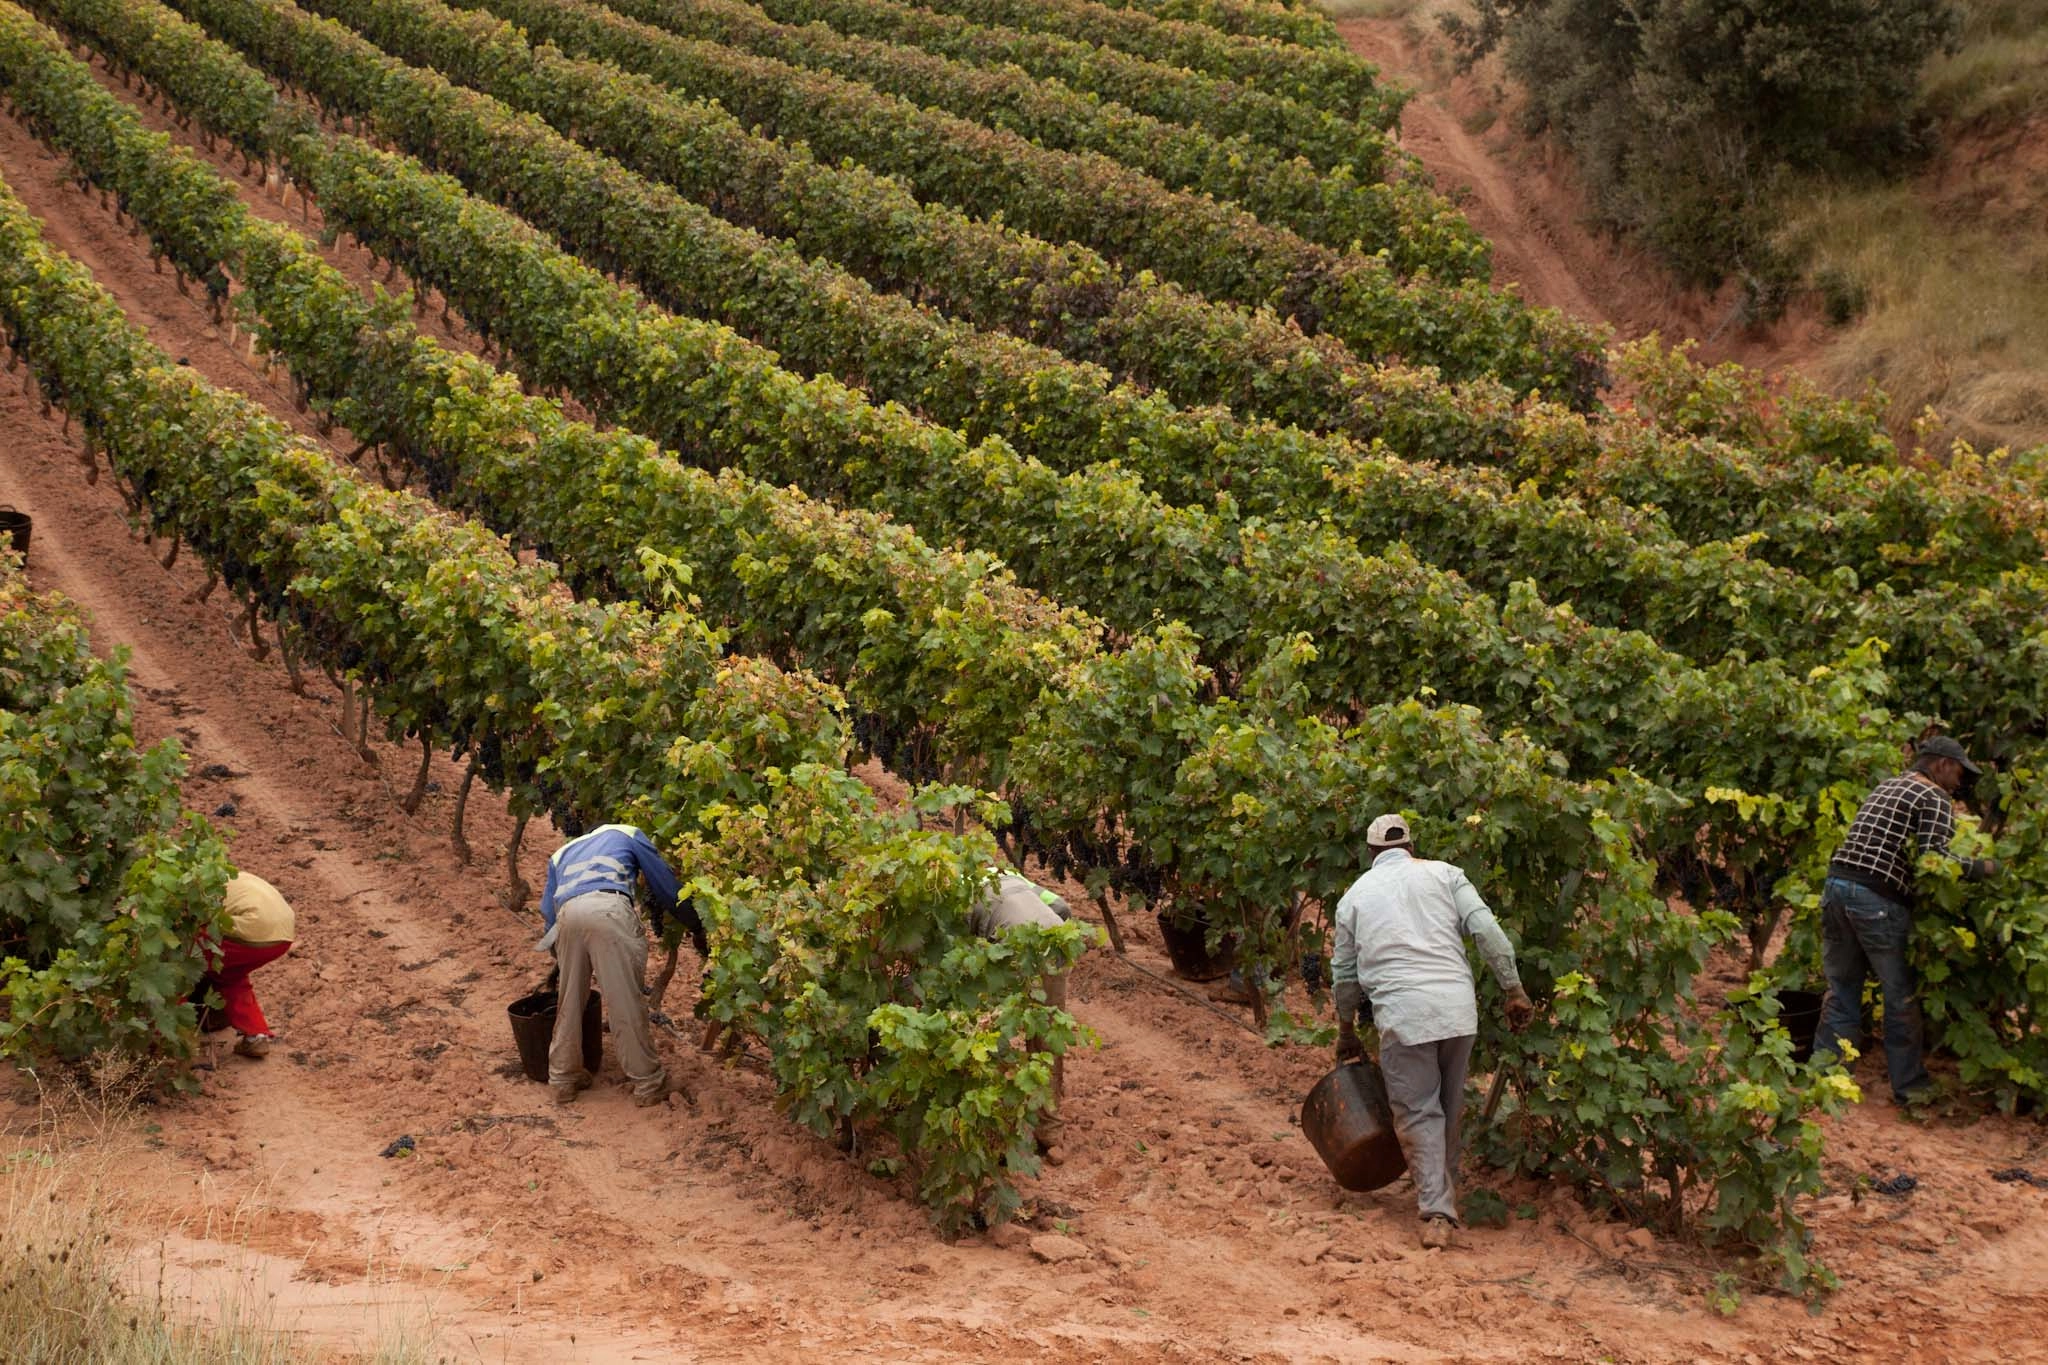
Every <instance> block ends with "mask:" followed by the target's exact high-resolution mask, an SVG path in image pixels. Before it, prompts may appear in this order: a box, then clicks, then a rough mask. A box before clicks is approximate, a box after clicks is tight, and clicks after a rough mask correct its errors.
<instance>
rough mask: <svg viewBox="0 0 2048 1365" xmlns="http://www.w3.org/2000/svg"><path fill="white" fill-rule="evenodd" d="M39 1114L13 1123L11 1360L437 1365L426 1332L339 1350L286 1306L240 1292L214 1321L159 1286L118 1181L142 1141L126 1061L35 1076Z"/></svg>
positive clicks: (0, 1136)
mask: <svg viewBox="0 0 2048 1365" xmlns="http://www.w3.org/2000/svg"><path fill="white" fill-rule="evenodd" d="M34 1079H35V1081H36V1083H37V1085H38V1088H39V1089H40V1091H41V1104H40V1108H39V1110H38V1111H37V1113H36V1117H35V1118H34V1119H33V1120H32V1121H30V1122H27V1123H16V1124H13V1125H11V1126H8V1127H6V1128H0V1219H4V1224H0V1343H4V1345H0V1357H4V1358H5V1359H6V1360H7V1361H9V1362H12V1363H14V1365H308V1362H311V1363H312V1365H344V1362H346V1363H347V1365H427V1362H429V1361H431V1360H433V1359H435V1356H434V1355H433V1352H432V1349H431V1347H430V1345H429V1344H428V1343H427V1342H426V1341H425V1340H424V1338H425V1336H426V1333H424V1332H421V1331H414V1330H406V1329H400V1330H397V1331H384V1332H383V1333H382V1334H381V1336H380V1339H378V1340H376V1341H373V1342H369V1343H366V1344H364V1345H363V1346H361V1347H360V1348H357V1349H355V1350H350V1351H347V1352H341V1353H336V1352H332V1351H324V1350H319V1349H315V1348H313V1347H311V1346H309V1345H308V1343H307V1342H305V1341H304V1340H303V1339H302V1338H301V1337H300V1336H299V1334H298V1333H296V1332H294V1331H292V1330H291V1328H290V1325H289V1324H287V1323H282V1322H280V1321H279V1320H278V1319H277V1314H276V1311H275V1309H274V1307H273V1306H272V1305H271V1304H269V1303H268V1302H267V1301H260V1300H257V1299H256V1298H255V1297H254V1296H253V1295H249V1294H242V1293H237V1292H234V1291H230V1292H228V1293H227V1294H225V1295H223V1297H222V1299H221V1301H220V1302H219V1303H217V1304H216V1305H214V1306H213V1307H212V1309H211V1311H210V1312H206V1313H205V1314H204V1320H201V1319H200V1317H199V1316H197V1315H195V1313H194V1311H193V1310H192V1309H191V1308H189V1307H187V1306H186V1305H184V1304H181V1303H178V1302H175V1301H173V1299H172V1298H171V1297H169V1296H168V1295H167V1293H166V1290H165V1286H164V1283H163V1280H162V1276H161V1274H159V1275H158V1277H157V1280H156V1283H155V1284H154V1286H153V1287H152V1286H150V1285H147V1284H145V1285H141V1286H138V1285H137V1284H136V1280H137V1279H138V1278H139V1277H140V1274H141V1270H140V1267H141V1265H142V1259H141V1258H140V1257H139V1256H138V1255H137V1254H136V1253H135V1251H134V1250H133V1249H132V1248H131V1247H130V1246H129V1245H128V1244H127V1243H126V1242H125V1241H124V1239H123V1235H122V1231H121V1228H122V1220H121V1217H120V1212H121V1210H120V1199H119V1196H118V1195H116V1194H115V1193H114V1192H113V1184H112V1182H111V1181H109V1180H108V1179H107V1178H106V1174H107V1172H108V1171H109V1170H111V1169H114V1168H115V1167H116V1166H117V1165H118V1164H119V1163H120V1162H121V1161H122V1160H123V1153H124V1152H129V1153H132V1151H133V1150H134V1146H135V1141H136V1137H135V1133H136V1127H137V1120H136V1117H135V1112H134V1107H133V1095H134V1091H133V1089H132V1087H131V1086H129V1085H128V1084H127V1083H126V1080H125V1078H124V1077H123V1076H122V1075H121V1074H119V1072H118V1068H111V1067H109V1068H101V1069H97V1070H92V1069H89V1070H88V1071H86V1072H84V1073H80V1074H77V1075H73V1076H68V1077H65V1078H63V1079H61V1080H59V1079H56V1078H52V1077H49V1076H43V1077H38V1078H34Z"/></svg>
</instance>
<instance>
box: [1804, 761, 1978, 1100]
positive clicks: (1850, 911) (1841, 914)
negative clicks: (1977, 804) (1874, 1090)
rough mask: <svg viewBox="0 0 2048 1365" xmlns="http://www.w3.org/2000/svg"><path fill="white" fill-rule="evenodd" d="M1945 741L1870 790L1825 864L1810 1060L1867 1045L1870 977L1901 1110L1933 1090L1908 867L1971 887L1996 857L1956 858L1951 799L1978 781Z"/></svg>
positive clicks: (1973, 770)
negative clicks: (1929, 868) (1951, 872)
mask: <svg viewBox="0 0 2048 1365" xmlns="http://www.w3.org/2000/svg"><path fill="white" fill-rule="evenodd" d="M1979 771H1980V770H1979V768H1978V767H1977V765H1976V764H1975V763H1972V762H1971V761H1970V756H1969V754H1968V753H1966V752H1964V750H1963V746H1962V745H1960V744H1958V743H1957V742H1956V741H1955V740H1953V739H1951V738H1949V737H1948V736H1947V735H1937V736H1935V737H1934V738H1932V739H1930V740H1927V741H1925V742H1924V743H1922V744H1921V745H1920V747H1919V750H1918V751H1917V752H1916V753H1915V754H1914V756H1913V764H1912V766H1911V767H1909V768H1908V769H1907V770H1906V771H1905V772H1903V773H1901V774H1899V776H1897V777H1888V778H1886V779H1885V780H1884V781H1882V782H1880V783H1878V784H1877V786H1876V787H1875V788H1873V789H1872V790H1871V793H1870V795H1869V796H1868V797H1866V798H1864V801H1863V805H1862V806H1861V807H1860V808H1859V809H1858V810H1857V812H1856V819H1855V821H1854V822H1853V823H1851V824H1850V826H1849V832H1848V834H1846V835H1844V836H1843V838H1842V843H1841V847H1839V848H1837V849H1836V850H1835V856H1834V857H1833V858H1832V859H1830V860H1829V861H1828V878H1827V881H1826V882H1824V883H1823V884H1822V886H1821V892H1820V912H1821V919H1820V925H1821V964H1822V967H1823V969H1824V970H1825V971H1826V973H1827V978H1828V993H1827V1001H1826V1003H1825V1004H1824V1005H1823V1006H1822V1007H1821V1018H1820V1028H1819V1030H1818V1031H1817V1032H1816V1033H1815V1035H1814V1039H1813V1050H1814V1052H1815V1053H1822V1052H1828V1053H1834V1054H1837V1055H1839V1054H1840V1052H1841V1050H1842V1040H1843V1039H1844V1038H1847V1039H1850V1040H1852V1041H1853V1042H1856V1043H1859V1044H1860V1043H1861V1042H1862V1041H1863V983H1864V981H1865V980H1866V979H1867V978H1868V977H1869V976H1870V975H1871V974H1872V973H1873V972H1875V973H1876V976H1877V982H1878V989H1879V991H1880V992H1881V993H1882V994H1883V997H1884V1060H1885V1068H1886V1070H1887V1071H1889V1072H1890V1073H1891V1083H1892V1095H1893V1097H1894V1098H1895V1099H1897V1100H1898V1101H1899V1103H1901V1104H1910V1103H1912V1102H1913V1101H1914V1100H1916V1099H1921V1098H1924V1097H1925V1096H1926V1095H1927V1094H1928V1093H1929V1092H1930V1091H1931V1090H1932V1088H1933V1085H1934V1082H1933V1080H1932V1079H1931V1078H1930V1077H1929V1076H1928V1074H1927V1063H1926V1061H1925V1059H1924V1058H1923V1057H1922V1056H1921V1021H1920V1002H1919V1000H1918V999H1916V998H1915V997H1914V994H1913V985H1914V983H1913V969H1912V967H1911V966H1909V965H1908V964H1907V962H1906V945H1907V944H1908V943H1910V942H1911V941H1912V937H1913V862H1914V859H1915V858H1916V857H1918V856H1919V855H1920V854H1922V853H1938V854H1940V855H1942V856H1943V857H1946V858H1948V859H1950V860H1951V861H1953V862H1955V863H1956V864H1958V865H1959V866H1960V867H1961V868H1962V872H1963V876H1964V878H1965V879H1967V880H1969V881H1983V880H1985V879H1987V878H1990V877H1995V876H1997V875H1998V871H1999V866H1998V860H1997V859H1996V858H1976V859H1968V860H1966V859H1962V858H1958V857H1956V855H1955V854H1953V853H1951V852H1949V847H1948V846H1949V841H1950V840H1951V839H1953V838H1955V833H1956V808H1955V793H1956V792H1958V791H1961V790H1962V787H1963V781H1964V776H1965V774H1968V775H1971V776H1974V775H1975V774H1976V773H1977V772H1979Z"/></svg>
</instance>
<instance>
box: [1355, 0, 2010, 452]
mask: <svg viewBox="0 0 2048 1365" xmlns="http://www.w3.org/2000/svg"><path fill="white" fill-rule="evenodd" d="M1455 8H1456V5H1455V0H1449V2H1447V0H1348V2H1347V0H1339V3H1337V4H1335V5H1333V6H1332V9H1333V11H1334V12H1335V13H1337V14H1338V15H1339V16H1340V18H1339V28H1340V31H1341V32H1342V34H1343V36H1344V38H1345V41H1346V42H1347V43H1348V44H1349V45H1350V46H1351V48H1352V49H1353V50H1354V51H1356V52H1358V53H1359V54H1361V55H1362V56H1364V57H1366V58H1367V59H1368V60H1370V61H1372V62H1375V63H1377V64H1378V65H1379V66H1380V67H1381V68H1382V69H1383V70H1385V71H1386V72H1387V73H1388V74H1390V75H1391V76H1393V77H1395V78H1397V79H1400V80H1404V81H1407V82H1408V83H1410V84H1412V85H1414V86H1416V87H1418V88H1419V89H1420V90H1421V92H1422V94H1421V95H1420V96H1419V97H1418V98H1416V99H1414V100H1413V101H1411V102H1410V103H1409V104H1408V106H1407V108H1406V111H1405V114H1404V117H1403V121H1402V126H1401V131H1402V140H1403V145H1404V146H1405V147H1406V148H1407V149H1408V150H1409V151H1411V152H1413V153H1415V154H1416V155H1417V156H1419V157H1420V158H1421V159H1422V161H1423V163H1424V165H1425V166H1427V167H1428V168H1429V170H1430V171H1431V173H1432V174H1433V175H1434V177H1435V179H1436V181H1437V183H1438V186H1439V187H1440V188H1441V189H1443V190H1444V191H1446V192H1447V193H1450V194H1452V195H1453V196H1455V197H1457V198H1458V200H1459V202H1460V204H1461V206H1462V207H1463V208H1464V210H1465V212H1466V214H1467V216H1468V217H1470V218H1471V220H1472V222H1473V224H1474V225H1475V226H1476V227H1478V228H1479V230H1480V231H1481V232H1482V233H1484V234H1485V235H1486V236H1488V237H1489V238H1491V239H1492V240H1493V241H1494V243H1495V262H1496V273H1497V277H1498V278H1499V279H1501V280H1502V281H1512V282H1515V283H1517V284H1519V285H1520V286H1521V289H1522V291H1523V293H1524V294H1525V295H1526V296H1527V297H1528V298H1529V299H1530V300H1531V301H1533V302H1536V303H1542V304H1548V305H1552V306H1555V307H1558V308H1561V309H1564V310H1566V311H1568V312H1571V313H1574V314H1577V315H1579V316H1582V317H1587V318H1591V319H1595V320H1599V321H1604V322H1606V323H1608V324H1610V325H1612V326H1613V327H1614V328H1615V330H1616V332H1617V334H1618V335H1619V336H1621V337H1623V338H1632V337H1637V336H1642V335H1645V334H1647V333H1649V332H1653V331H1654V332H1658V333H1661V334H1662V335H1663V336H1664V338H1665V339H1666V340H1668V341H1673V342H1676V341H1679V340H1681V339H1684V338H1687V337H1691V338H1696V339H1697V340H1698V341H1699V343H1700V351H1699V353H1700V356H1701V357H1702V358H1703V359H1707V360H1711V361H1723V360H1737V361H1741V362H1743V363H1746V364H1750V365H1755V366H1758V367H1761V368H1764V369H1766V370H1772V371H1776V370H1781V369H1785V368H1793V369H1798V370H1801V371H1804V372H1806V373H1807V374H1809V375H1810V376H1812V377H1814V378H1816V379H1818V380H1820V381H1821V382H1822V383H1824V384H1826V385H1827V386H1829V387H1831V388H1833V389H1835V390H1836V391H1838V392H1842V393H1853V392H1857V391H1860V390H1861V389H1862V388H1863V387H1864V386H1865V385H1866V384H1869V383H1871V382H1875V383H1876V384H1878V385H1879V386H1880V387H1881V388H1883V389H1884V390H1885V391H1886V392H1888V393H1889V394H1891V395H1892V400H1893V401H1892V415H1893V424H1894V427H1895V429H1896V430H1897V431H1898V432H1899V433H1900V434H1901V435H1904V434H1906V432H1907V431H1908V429H1909V428H1910V427H1911V425H1912V424H1913V422H1914V419H1915V418H1917V417H1918V416H1919V415H1920V414H1921V413H1922V412H1923V411H1924V410H1925V409H1926V408H1928V407H1930V406H1931V407H1933V408H1935V409H1936V410H1937V412H1938V413H1939V414H1940V417H1941V422H1940V423H1939V424H1938V426H1937V427H1936V428H1935V429H1934V430H1933V432H1932V435H1931V438H1930V439H1932V440H1935V441H1938V442H1939V443H1940V444H1946V442H1947V440H1948V439H1950V438H1952V437H1960V438H1963V439H1966V440H1969V441H1971V442H1972V443H1974V444H1976V445H1978V446H1980V447H1984V448H1989V447H1994V446H2000V445H2009V446H2012V447H2015V448H2022V449H2023V448H2028V447H2032V446H2037V445H2041V444H2044V443H2048V8H2044V7H2042V6H2040V5H2038V4H2028V3H2024V0H1967V3H1965V5H1964V9H1965V12H1966V16H1967V18H1966V26H1965V30H1964V37H1963V46H1962V49H1961V50H1960V51H1959V52H1957V53H1956V54H1954V55H1952V56H1948V57H1943V58H1940V59H1938V60H1936V61H1934V62H1932V63H1930V64H1929V67H1928V70H1927V72H1926V75H1925V78H1924V88H1925V90H1926V92H1927V100H1928V105H1929V108H1930V110H1931V112H1932V113H1933V114H1934V115H1935V117H1936V119H1937V120H1938V124H1939V128H1940V139H1939V145H1940V150H1939V152H1938V153H1937V154H1936V156H1935V157H1934V159H1933V160H1932V161H1931V162H1930V163H1929V164H1928V165H1927V166H1926V167H1925V168H1924V169H1923V170H1922V171H1921V172H1920V173H1919V174H1918V175H1916V176H1915V177H1913V178H1912V179H1911V180H1909V181H1907V182H1905V183H1903V184H1898V185H1890V186H1875V187H1873V186H1863V185H1850V184H1843V183H1836V182H1828V181H1823V180H1818V179H1815V180H1808V181H1806V182H1803V183H1801V184H1799V185H1797V186H1795V187H1794V189H1793V191H1792V194H1791V197H1790V199H1789V201H1788V202H1787V204H1786V207H1785V224H1784V229H1783V230H1784V235H1785V238H1786V240H1787V241H1789V242H1793V243H1796V244H1798V245H1799V246H1801V247H1803V248H1805V249H1806V250H1807V251H1808V252H1809V253H1810V261H1811V269H1810V278H1811V279H1812V280H1813V281H1814V282H1815V285H1814V287H1813V288H1811V289H1809V290H1808V291H1807V292H1806V293H1805V294H1803V295H1802V296H1801V297H1800V298H1799V299H1797V300H1796V301H1795V302H1794V304H1793V306H1792V308H1791V309H1790V310H1789V312H1788V313H1787V315H1786V317H1785V318H1783V319H1781V320H1780V321H1778V322H1776V323H1774V324H1771V325H1770V326H1767V327H1761V328H1750V327H1744V326H1742V325H1741V324H1740V322H1739V321H1738V318H1739V312H1740V303H1741V300H1740V298H1739V295H1738V292H1737V291H1736V289H1735V288H1734V287H1733V286H1730V287H1729V288H1728V289H1726V290H1724V291H1723V292H1722V293H1721V294H1719V295H1703V294H1701V293H1700V292H1699V291H1696V290H1687V289H1683V288H1681V287H1679V286H1678V285H1677V284H1675V283H1674V282H1673V281H1672V280H1671V279H1670V277H1669V275H1668V274H1667V273H1666V272H1665V271H1664V270H1663V269H1662V268H1661V267H1660V266H1659V265H1658V263H1657V262H1656V261H1655V260H1654V259H1653V258H1652V257H1651V256H1650V255H1649V254H1648V253H1647V252H1645V251H1643V250H1641V249H1640V248H1637V247H1635V246H1633V245H1631V244H1629V243H1627V242H1624V241H1618V240H1616V239H1614V238H1613V237H1612V236H1611V235H1610V234H1607V233H1605V232H1602V231H1600V230H1599V229H1597V228H1596V227H1592V226H1590V225H1589V224H1588V222H1587V210H1586V205H1585V199H1584V196H1583V195H1582V194H1581V193H1580V191H1579V188H1578V184H1577V178H1576V176H1575V175H1574V172H1573V167H1572V165H1571V163H1570V159H1569V157H1568V156H1567V155H1566V154H1565V153H1564V152H1563V151H1562V150H1560V149H1558V148H1556V147H1554V146H1552V145H1551V144H1549V143H1548V142H1545V141H1542V140H1531V139H1529V138H1526V137H1523V136H1521V135H1520V134H1518V133H1517V132H1515V131H1514V127H1513V124H1514V120H1513V117H1512V115H1513V113H1514V111H1515V109H1516V106H1517V103H1518V100H1517V96H1516V93H1515V92H1514V91H1513V89H1512V88H1511V87H1510V85H1509V84H1508V83H1507V81H1506V79H1505V78H1504V76H1503V75H1502V74H1501V72H1500V70H1499V67H1498V62H1497V61H1493V62H1489V63H1487V64H1485V65H1482V66H1481V67H1480V68H1478V69H1477V70H1475V71H1474V72H1472V73H1470V74H1467V75H1460V74H1458V73H1457V72H1456V71H1455V70H1454V69H1453V66H1452V62H1451V57H1450V51H1449V48H1448V45H1447V43H1446V42H1445V40H1444V38H1443V36H1442V34H1441V32H1440V30H1439V29H1438V26H1437V21H1438V18H1439V16H1440V15H1442V14H1443V13H1445V12H1448V11H1451V10H1454V9H1455ZM1831 316H1832V319H1836V320H1831ZM1845 316H1846V317H1847V319H1848V320H1847V321H1846V322H1841V321H1837V320H1839V319H1842V318H1843V317H1845Z"/></svg>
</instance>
